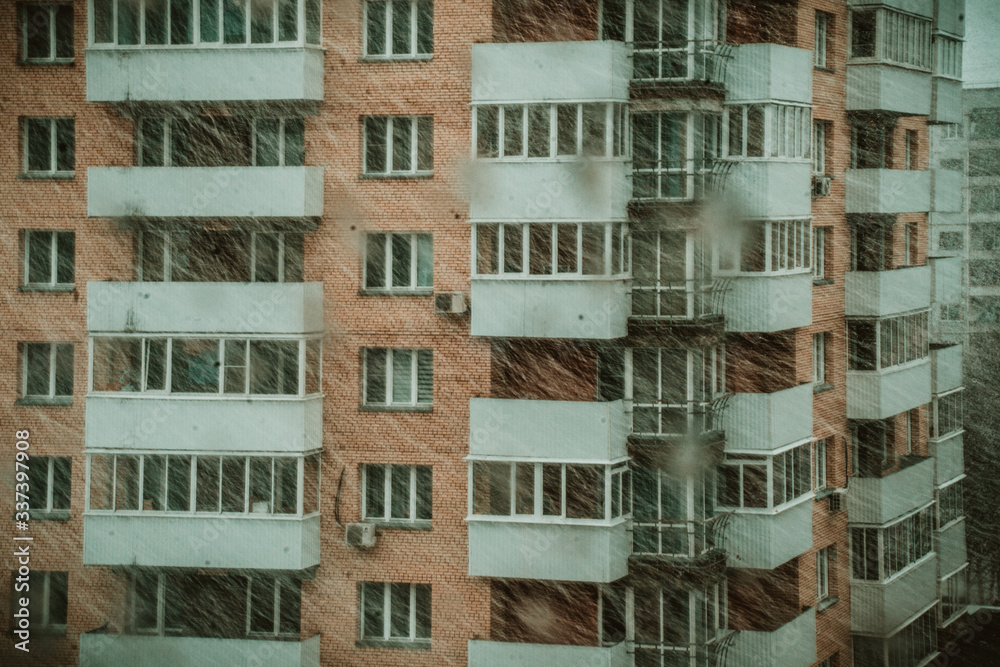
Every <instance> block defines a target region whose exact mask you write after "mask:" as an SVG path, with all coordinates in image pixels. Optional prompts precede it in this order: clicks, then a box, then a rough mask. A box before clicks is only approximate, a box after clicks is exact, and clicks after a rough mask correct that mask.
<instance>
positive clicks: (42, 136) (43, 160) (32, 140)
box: [25, 118, 52, 171]
mask: <svg viewBox="0 0 1000 667" xmlns="http://www.w3.org/2000/svg"><path fill="white" fill-rule="evenodd" d="M25 124H26V126H27V134H28V138H27V141H28V171H49V170H51V169H52V129H51V125H50V121H48V120H44V119H37V118H29V119H28V120H26V121H25Z"/></svg>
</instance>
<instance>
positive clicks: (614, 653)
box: [469, 639, 631, 667]
mask: <svg viewBox="0 0 1000 667" xmlns="http://www.w3.org/2000/svg"><path fill="white" fill-rule="evenodd" d="M629 658H630V656H629V653H628V650H627V648H626V645H625V642H621V643H619V644H615V645H614V646H566V645H559V644H522V643H514V642H494V641H486V640H482V639H470V640H469V667H520V666H521V665H587V666H588V667H591V666H592V667H626V666H627V665H629V664H631V661H630V660H629Z"/></svg>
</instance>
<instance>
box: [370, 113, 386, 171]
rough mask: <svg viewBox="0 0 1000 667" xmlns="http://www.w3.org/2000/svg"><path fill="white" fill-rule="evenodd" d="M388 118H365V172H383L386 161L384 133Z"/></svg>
mask: <svg viewBox="0 0 1000 667" xmlns="http://www.w3.org/2000/svg"><path fill="white" fill-rule="evenodd" d="M388 125H389V119H388V118H381V117H376V118H366V119H365V172H366V173H369V174H373V173H384V172H385V170H386V167H387V163H386V133H387V131H388Z"/></svg>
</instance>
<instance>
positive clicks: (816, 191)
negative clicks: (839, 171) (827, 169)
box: [813, 175, 833, 197]
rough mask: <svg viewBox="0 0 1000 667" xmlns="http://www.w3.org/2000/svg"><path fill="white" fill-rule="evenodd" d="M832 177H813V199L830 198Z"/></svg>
mask: <svg viewBox="0 0 1000 667" xmlns="http://www.w3.org/2000/svg"><path fill="white" fill-rule="evenodd" d="M832 180H833V178H831V177H830V176H815V175H814V176H813V197H828V196H830V181H832Z"/></svg>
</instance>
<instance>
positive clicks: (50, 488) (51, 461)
mask: <svg viewBox="0 0 1000 667" xmlns="http://www.w3.org/2000/svg"><path fill="white" fill-rule="evenodd" d="M39 465H44V466H45V471H44V475H45V486H44V489H38V488H37V487H35V488H32V487H31V482H32V480H31V470H33V469H35V467H36V466H39ZM57 466H65V470H66V481H67V482H68V485H67V487H66V489H65V490H64V491H63V492H61V493H60V494H59V495H62V494H63V493H65V507H56V506H55V499H56V495H57V494H56V489H55V487H56V467H57ZM28 482H29V488H28V493H29V494H30V497H31V500H32V503H31V504H32V506H31V518H32V519H38V520H42V521H45V520H49V519H68V518H69V516H70V511H71V507H72V490H73V486H72V485H73V457H71V456H34V457H32V458H31V461H30V462H29V471H28ZM40 492H41V493H40ZM39 496H44V500H43V501H42V503H41V506H40V507H39V506H38V505H39V503H38V499H39ZM60 504H62V503H60Z"/></svg>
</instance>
